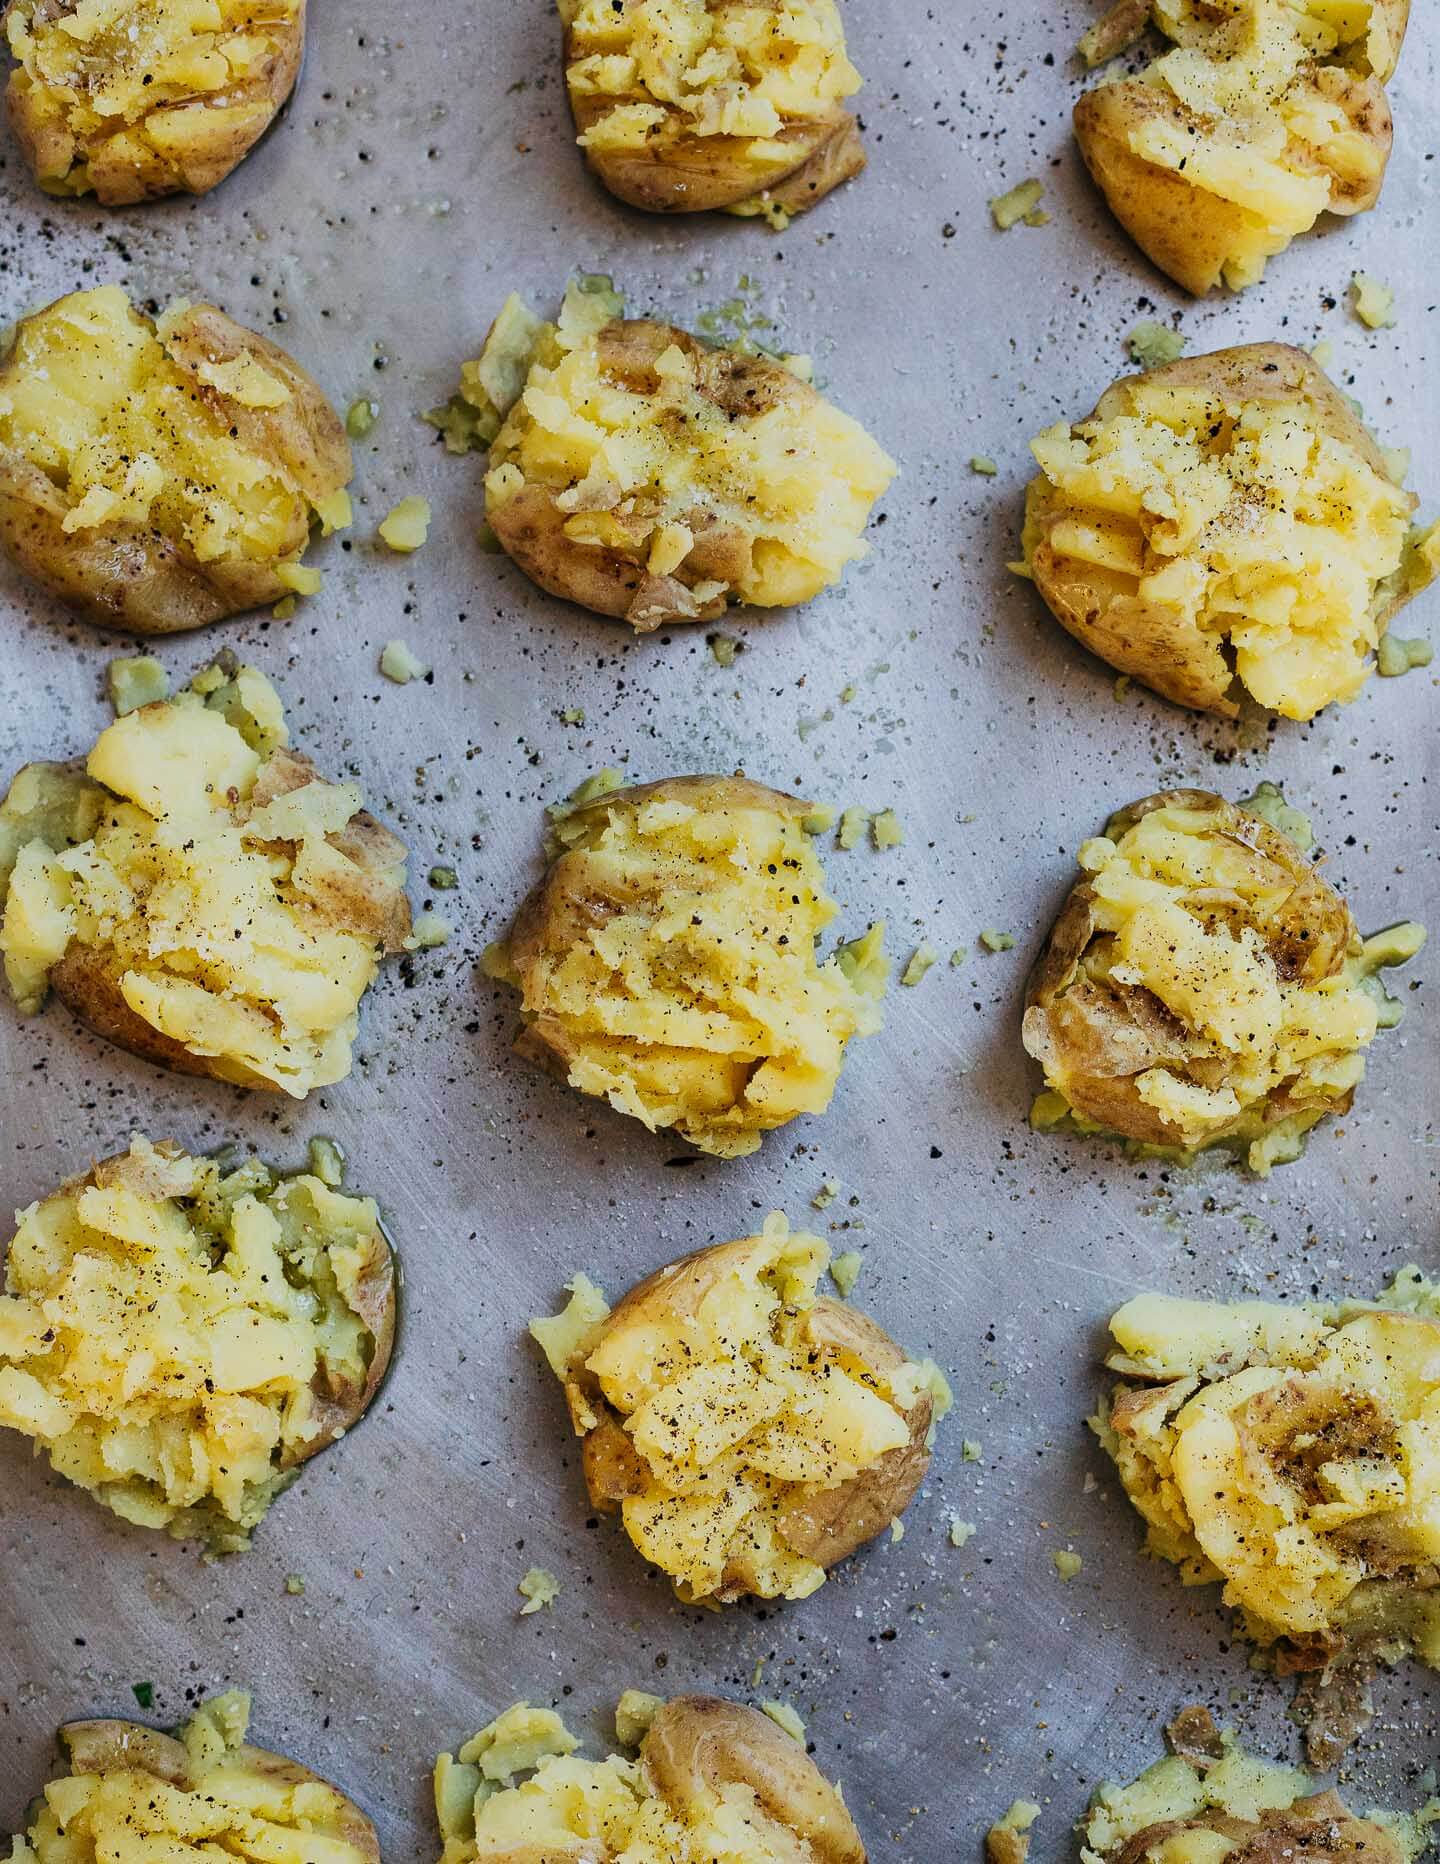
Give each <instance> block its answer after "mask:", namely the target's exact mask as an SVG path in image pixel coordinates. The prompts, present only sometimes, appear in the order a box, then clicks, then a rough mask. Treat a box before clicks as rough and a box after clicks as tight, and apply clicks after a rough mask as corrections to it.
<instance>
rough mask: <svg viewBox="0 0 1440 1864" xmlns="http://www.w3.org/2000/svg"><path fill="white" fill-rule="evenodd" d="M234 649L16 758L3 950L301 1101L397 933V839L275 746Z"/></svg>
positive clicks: (67, 997)
mask: <svg viewBox="0 0 1440 1864" xmlns="http://www.w3.org/2000/svg"><path fill="white" fill-rule="evenodd" d="M288 746H289V732H288V730H287V729H286V724H285V710H284V706H283V704H282V702H281V699H280V696H279V694H278V693H277V692H276V691H275V688H274V687H273V686H272V685H271V684H270V682H269V681H268V680H267V679H266V678H265V676H264V675H263V674H262V673H258V672H256V670H255V669H254V668H253V667H246V666H241V665H240V664H239V662H238V661H236V660H235V658H234V656H233V655H222V656H221V658H220V659H219V660H217V661H216V662H214V663H213V664H212V665H210V666H208V667H206V668H205V669H204V670H203V671H202V672H200V673H199V674H197V675H196V677H195V679H194V680H192V681H191V683H190V685H189V686H188V687H187V688H185V689H184V690H183V691H182V692H180V693H177V694H176V695H175V697H174V698H173V699H168V700H161V701H159V702H157V703H154V704H151V705H144V706H141V707H139V708H138V709H137V710H135V711H132V712H127V713H126V714H125V715H124V717H122V718H119V719H117V720H116V721H115V723H114V724H113V725H111V726H109V727H108V728H107V729H106V730H105V731H103V732H102V733H101V734H100V738H99V740H98V742H97V743H96V745H95V748H94V749H93V750H92V751H91V753H90V755H89V757H88V758H87V759H86V761H85V764H84V766H83V768H82V767H81V766H79V765H78V764H70V765H66V764H31V765H27V766H26V768H25V769H24V770H22V771H21V772H20V774H19V776H17V777H16V779H15V781H14V782H13V783H12V784H11V786H10V790H9V792H8V794H7V795H6V797H5V799H4V801H3V802H0V957H3V960H4V967H5V981H6V983H7V985H8V986H9V990H10V995H11V996H12V997H13V998H14V1000H15V1002H16V1003H17V1004H18V1005H19V1007H20V1009H21V1011H22V1012H23V1013H24V1014H27V1015H29V1014H32V1013H33V1012H34V1011H36V1010H38V1009H39V1008H40V1006H41V1005H42V1003H43V1002H44V1001H45V997H46V995H47V993H48V992H49V991H50V990H54V992H55V994H56V995H57V996H58V997H59V998H60V999H61V1001H62V1002H64V1003H66V1004H68V1005H69V1006H70V1008H71V1009H72V1010H74V1011H75V1013H76V1014H77V1015H78V1016H80V1017H82V1018H83V1019H84V1021H86V1022H87V1023H89V1024H90V1026H91V1027H92V1028H93V1029H95V1030H96V1031H98V1033H99V1034H101V1035H103V1036H106V1037H108V1038H109V1039H110V1040H111V1041H112V1042H118V1043H119V1044H120V1045H121V1047H122V1048H128V1049H131V1050H132V1051H133V1052H134V1053H135V1054H137V1055H142V1056H144V1057H145V1058H146V1059H147V1060H149V1061H155V1062H159V1063H160V1064H161V1065H162V1066H164V1067H168V1068H175V1069H178V1070H180V1071H181V1072H182V1073H185V1074H206V1075H212V1076H213V1077H214V1078H215V1079H216V1080H220V1081H233V1082H236V1083H237V1084H239V1085H240V1086H243V1087H255V1088H267V1089H279V1090H280V1091H281V1092H283V1093H286V1094H290V1095H292V1096H293V1097H294V1098H296V1099H297V1100H298V1099H303V1098H304V1096H305V1095H306V1094H308V1093H309V1092H310V1091H311V1089H312V1088H316V1087H327V1086H329V1085H330V1084H331V1083H333V1082H335V1081H343V1080H344V1078H345V1076H346V1075H347V1074H348V1073H349V1072H350V1061H351V1044H352V1042H353V1041H354V1038H355V1032H356V1027H357V1022H358V1013H359V1007H360V1000H361V998H362V997H363V996H364V994H365V992H366V990H367V989H368V988H369V986H370V984H371V982H372V981H373V979H374V977H375V974H376V971H377V970H378V968H379V962H380V958H381V955H382V953H384V952H387V951H396V950H399V949H400V948H401V946H402V944H403V941H404V939H405V937H406V934H407V933H408V932H409V930H410V907H409V902H408V901H407V899H406V897H405V849H404V847H403V845H402V844H401V843H400V842H399V841H397V840H396V839H395V837H394V836H393V835H392V834H391V833H390V832H389V830H388V829H385V828H382V827H381V826H380V824H379V823H378V822H377V821H376V820H375V819H374V817H373V816H370V815H367V814H366V812H365V811H364V810H363V809H361V807H360V792H359V790H358V789H357V787H356V786H355V785H354V784H353V783H338V784H337V783H327V782H325V781H323V780H322V779H321V778H320V777H319V776H317V775H316V772H315V769H314V766H313V765H312V764H311V763H310V762H309V760H308V759H307V758H305V757H302V756H301V755H300V754H299V753H298V752H295V751H291V750H290V749H289V748H288Z"/></svg>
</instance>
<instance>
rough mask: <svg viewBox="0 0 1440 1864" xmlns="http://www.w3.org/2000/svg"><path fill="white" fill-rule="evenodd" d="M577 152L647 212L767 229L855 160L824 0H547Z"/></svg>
mask: <svg viewBox="0 0 1440 1864" xmlns="http://www.w3.org/2000/svg"><path fill="white" fill-rule="evenodd" d="M560 17H561V20H562V22H563V24H564V28H565V80H566V85H567V87H568V89H569V93H570V107H571V110H572V112H573V113H574V117H575V127H576V129H577V130H578V131H579V142H580V146H581V148H582V149H583V150H584V151H585V159H586V160H587V161H588V162H589V164H590V167H591V169H592V170H593V171H594V173H595V174H596V176H597V177H598V178H599V179H600V180H601V181H602V182H603V183H604V185H605V186H606V187H607V188H608V189H609V190H610V192H611V193H612V194H614V195H617V196H618V197H619V199H621V200H622V201H625V202H627V203H628V204H629V205H630V206H632V207H639V208H643V209H644V210H645V211H647V212H649V213H703V212H706V211H708V210H712V209H717V208H718V209H721V210H723V211H724V212H726V213H732V214H740V215H764V216H765V217H766V218H767V219H769V220H770V221H771V223H772V224H773V225H775V226H776V227H783V226H785V225H786V224H787V223H788V221H789V219H790V217H791V216H793V215H795V214H798V213H803V212H804V211H805V210H806V209H807V208H810V207H813V206H814V205H815V204H816V203H817V202H818V201H821V200H823V199H824V198H825V196H826V195H827V194H829V193H830V192H831V191H832V189H834V188H836V187H838V186H839V185H840V184H841V182H844V181H849V180H850V179H851V178H852V177H853V176H855V175H858V174H859V173H860V171H861V169H862V168H864V166H865V152H864V150H863V148H862V147H861V143H860V130H859V125H858V124H857V123H856V121H855V118H854V117H853V116H852V115H851V114H850V112H849V111H848V110H846V109H844V108H843V104H844V100H845V99H846V98H847V97H852V96H853V95H854V94H855V92H856V91H858V90H859V89H860V84H861V79H860V74H859V72H858V71H856V69H855V67H854V65H852V64H851V62H850V59H849V57H848V55H847V53H846V49H845V29H844V25H843V23H842V21H841V17H840V10H839V8H838V6H837V5H836V4H835V0H779V4H776V5H767V6H765V7H756V6H754V5H751V4H749V0H678V4H677V3H676V0H625V3H624V4H623V5H620V6H617V5H615V4H614V0H560Z"/></svg>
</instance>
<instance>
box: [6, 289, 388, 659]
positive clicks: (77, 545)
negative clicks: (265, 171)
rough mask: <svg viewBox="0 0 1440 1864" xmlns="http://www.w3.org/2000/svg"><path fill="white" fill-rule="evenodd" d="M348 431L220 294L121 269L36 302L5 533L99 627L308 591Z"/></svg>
mask: <svg viewBox="0 0 1440 1864" xmlns="http://www.w3.org/2000/svg"><path fill="white" fill-rule="evenodd" d="M351 471H352V467H351V459H350V443H349V442H348V440H347V439H346V438H345V429H344V425H343V424H342V422H341V420H340V417H339V415H338V414H336V412H335V410H334V409H333V408H332V407H331V406H330V403H329V402H328V401H327V400H326V399H325V396H324V395H323V394H322V393H321V391H320V389H319V388H317V387H316V385H315V383H314V382H312V381H311V379H310V377H309V376H308V375H306V373H305V371H304V370H303V369H301V368H300V367H299V365H298V364H297V363H295V362H293V361H292V360H291V358H290V357H289V356H287V355H286V354H285V352H284V350H282V349H279V348H278V347H277V346H276V345H275V344H273V343H271V342H270V341H269V340H268V339H267V338H265V337H262V336H257V335H256V334H255V332H254V331H251V330H244V329H242V328H241V326H240V325H239V324H236V323H232V322H231V320H230V319H229V318H228V317H226V316H225V314H224V313H223V312H222V311H217V310H216V309H215V308H214V306H213V305H209V304H186V303H178V304H174V305H172V306H171V308H170V309H169V310H168V311H166V312H165V314H164V316H162V317H161V318H160V319H159V320H158V321H154V320H152V319H151V318H149V317H146V316H143V315H142V314H141V313H140V312H139V311H137V310H135V309H134V308H133V307H132V306H131V304H130V302H129V301H128V299H127V298H126V296H125V293H124V292H123V291H122V290H121V289H120V288H119V286H118V285H101V286H98V287H97V288H96V289H95V290H93V291H77V292H72V293H71V295H70V296H69V297H65V298H60V299H58V300H57V301H56V303H54V304H51V305H49V306H47V308H46V309H44V310H43V311H37V312H36V313H35V314H34V315H33V316H31V317H27V318H24V319H23V320H22V321H21V323H20V325H19V328H18V329H17V331H16V333H15V337H14V341H13V343H12V345H11V347H10V349H9V351H8V353H7V354H6V355H5V356H4V358H3V360H0V546H3V547H4V550H5V553H6V555H7V556H9V557H10V558H11V560H12V561H13V562H14V563H15V564H16V565H18V567H19V568H20V569H22V570H23V571H24V572H25V573H26V574H27V575H28V576H31V577H33V578H34V580H35V581H36V582H37V583H39V584H40V586H41V588H42V589H46V590H48V591H49V592H50V594H52V595H55V596H58V597H59V598H60V600H61V601H63V602H66V603H68V604H69V605H70V607H72V608H74V609H76V610H77V611H78V612H79V613H80V614H82V615H84V616H86V617H87V618H88V619H89V620H91V621H93V622H96V623H97V624H98V625H99V626H100V627H102V628H118V629H123V630H124V631H125V632H126V633H129V634H174V633H177V632H179V631H181V630H183V629H187V628H199V627H202V626H204V624H205V623H207V622H211V621H218V620H220V619H221V618H222V617H224V616H226V615H235V614H239V613H241V612H242V611H243V610H245V609H250V608H256V607H259V606H260V605H261V604H262V603H267V602H278V601H280V600H282V599H283V598H284V597H285V596H287V595H291V594H295V593H297V592H298V593H301V594H311V593H313V592H314V590H315V589H317V588H318V587H319V574H318V572H317V571H315V570H313V569H310V568H307V567H304V566H303V565H302V563H301V558H302V557H303V556H304V554H305V550H306V547H307V545H308V544H309V542H310V532H311V527H312V526H318V527H319V528H320V529H321V530H322V531H324V532H325V533H327V534H328V533H329V532H330V531H333V530H339V529H342V528H343V527H344V526H345V525H347V524H349V522H350V518H351V509H350V497H349V494H348V493H347V492H346V490H345V487H346V485H347V484H348V483H349V481H350V477H351Z"/></svg>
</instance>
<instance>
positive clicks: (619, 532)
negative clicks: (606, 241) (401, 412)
mask: <svg viewBox="0 0 1440 1864" xmlns="http://www.w3.org/2000/svg"><path fill="white" fill-rule="evenodd" d="M460 396H461V405H462V406H463V407H464V408H465V409H467V410H468V411H469V414H470V418H471V422H472V424H473V427H474V429H475V438H476V439H477V441H479V442H480V443H482V444H486V445H488V446H489V449H490V470H489V472H488V473H487V475H486V479H485V498H486V511H487V515H488V517H489V521H490V524H491V525H492V526H493V528H494V531H495V534H496V536H497V537H498V538H499V540H500V543H501V544H502V545H503V546H504V548H505V549H506V550H507V551H508V552H509V554H510V555H511V556H512V557H513V558H514V559H515V561H516V562H517V563H518V564H519V565H520V567H521V569H523V570H524V572H525V574H526V575H527V576H529V577H530V578H531V580H532V581H534V582H536V583H538V584H539V585H540V587H541V588H542V589H546V590H548V591H549V592H550V593H551V594H552V595H558V596H563V597H564V598H565V599H566V600H567V601H571V602H577V603H579V605H580V606H581V607H582V608H588V609H592V610H594V611H595V613H597V614H601V615H612V616H614V617H615V618H616V619H617V620H624V621H628V622H630V623H631V625H632V626H633V627H634V628H635V629H636V630H637V632H642V633H643V632H647V631H649V630H651V629H654V628H658V627H660V626H661V625H662V624H664V623H670V622H679V621H713V620H715V619H717V618H718V617H719V616H721V615H723V614H724V612H725V610H726V607H727V606H728V605H729V604H731V603H750V604H752V605H754V606H755V607H758V608H780V607H789V606H791V605H793V604H795V603H800V602H808V601H809V600H810V598H811V597H812V596H815V595H818V594H819V592H820V591H821V590H822V589H825V588H827V587H829V585H830V584H831V583H833V582H836V581H837V580H838V579H839V577H840V575H841V573H842V572H843V571H844V569H845V566H846V564H848V563H854V562H857V561H858V560H859V559H860V558H861V557H863V556H865V554H866V545H865V543H864V541H863V538H862V533H863V531H864V529H865V522H866V519H867V518H868V517H869V515H870V509H871V507H872V506H873V505H874V503H875V501H876V499H877V498H879V497H880V495H881V493H882V492H884V490H885V488H886V487H887V486H888V485H889V484H890V481H891V480H892V479H893V478H894V477H895V473H896V470H897V469H896V466H895V462H894V461H893V460H892V459H890V458H889V457H888V455H887V454H885V453H884V452H883V451H882V450H881V448H880V447H879V446H877V445H876V443H875V442H874V441H873V440H872V439H871V438H870V436H869V435H868V434H867V433H866V432H865V430H864V428H863V427H861V426H860V424H859V423H858V422H857V421H854V420H852V419H851V417H850V416H849V415H848V414H842V413H841V412H840V410H839V409H838V408H835V407H833V406H832V405H831V404H830V403H829V402H828V401H826V400H825V399H824V398H823V397H822V396H820V395H818V394H817V393H816V392H815V390H814V389H813V388H812V387H811V386H810V384H809V383H808V382H807V381H803V380H801V378H800V376H799V375H798V374H796V373H794V372H793V370H792V369H791V368H788V367H786V366H785V365H784V364H783V363H781V362H779V361H776V360H774V359H772V358H769V357H764V356H757V355H753V354H750V355H742V354H740V353H738V352H737V351H735V350H731V349H711V348H709V347H707V346H706V345H705V344H702V343H700V342H697V340H696V339H695V338H694V337H692V336H689V335H687V333H686V332H685V331H683V330H677V329H676V328H675V327H674V326H673V325H671V324H662V323H655V322H652V321H649V320H644V319H641V320H627V319H626V318H625V314H624V305H623V303H622V302H621V300H620V298H619V297H618V295H617V294H616V293H615V292H614V291H612V290H611V289H610V286H609V280H608V279H581V280H578V281H576V282H574V283H572V285H571V287H570V289H569V290H568V291H567V293H566V296H565V303H564V306H563V308H562V310H561V312H560V316H559V319H558V321H557V322H556V323H553V324H547V323H542V322H541V321H540V320H539V319H538V318H536V317H534V316H532V315H531V313H530V312H529V311H527V310H526V308H525V307H524V305H523V304H521V303H520V301H519V299H518V298H514V297H512V298H511V299H510V300H509V301H508V303H507V304H506V305H505V308H504V309H503V310H502V312H501V314H500V316H499V317H498V318H497V319H496V322H495V324H494V326H493V327H492V329H491V331H490V334H489V336H488V338H487V339H486V343H485V348H484V352H483V354H482V355H481V356H480V358H479V360H478V361H477V362H473V363H466V364H465V366H464V368H463V370H462V372H461V387H460Z"/></svg>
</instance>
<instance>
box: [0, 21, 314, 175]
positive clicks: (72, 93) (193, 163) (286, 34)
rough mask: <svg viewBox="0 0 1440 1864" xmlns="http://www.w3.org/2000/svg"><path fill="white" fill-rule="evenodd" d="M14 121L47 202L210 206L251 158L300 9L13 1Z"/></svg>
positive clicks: (293, 44)
mask: <svg viewBox="0 0 1440 1864" xmlns="http://www.w3.org/2000/svg"><path fill="white" fill-rule="evenodd" d="M5 30H6V34H7V36H8V39H9V43H10V52H11V55H12V56H13V57H14V58H15V60H16V61H17V62H16V65H15V68H14V70H13V71H12V72H11V73H10V84H9V91H8V98H9V104H10V120H11V122H12V123H13V124H14V126H15V135H16V139H17V141H18V142H19V144H20V147H21V149H22V150H23V151H24V153H25V159H26V160H27V161H28V162H29V164H30V167H31V168H32V169H33V171H34V173H35V178H36V179H37V181H39V183H40V185H41V187H42V188H44V189H45V190H46V192H47V193H49V194H68V195H75V194H94V195H95V196H96V198H97V199H99V200H101V201H103V202H104V203H105V204H106V205H107V206H123V205H128V204H130V203H132V202H135V201H147V200H153V199H155V198H156V197H157V196H159V195H162V194H178V193H189V194H205V193H208V192H209V190H210V189H211V188H213V187H215V186H216V184H217V183H218V182H221V181H223V180H224V179H225V177H226V175H228V174H229V173H230V171H231V169H233V168H234V167H235V166H236V165H237V164H238V163H239V162H241V161H243V160H244V158H245V157H246V156H247V155H248V154H249V152H250V150H251V149H252V148H253V147H254V145H255V143H256V142H258V141H259V139H260V137H261V136H262V135H263V134H264V132H265V130H266V129H267V128H268V127H269V125H270V123H271V122H272V121H273V119H274V117H275V113H276V111H278V110H279V108H280V106H281V105H282V104H283V103H284V102H285V99H286V98H287V97H288V96H289V95H290V91H291V89H292V87H293V86H294V83H295V79H296V77H297V75H298V73H299V70H300V60H301V57H302V55H303V53H304V50H305V0H10V4H9V6H8V8H7V9H6V11H5Z"/></svg>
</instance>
